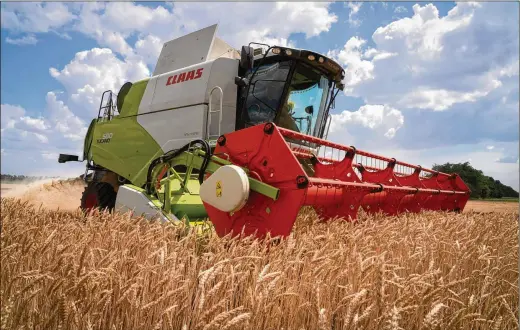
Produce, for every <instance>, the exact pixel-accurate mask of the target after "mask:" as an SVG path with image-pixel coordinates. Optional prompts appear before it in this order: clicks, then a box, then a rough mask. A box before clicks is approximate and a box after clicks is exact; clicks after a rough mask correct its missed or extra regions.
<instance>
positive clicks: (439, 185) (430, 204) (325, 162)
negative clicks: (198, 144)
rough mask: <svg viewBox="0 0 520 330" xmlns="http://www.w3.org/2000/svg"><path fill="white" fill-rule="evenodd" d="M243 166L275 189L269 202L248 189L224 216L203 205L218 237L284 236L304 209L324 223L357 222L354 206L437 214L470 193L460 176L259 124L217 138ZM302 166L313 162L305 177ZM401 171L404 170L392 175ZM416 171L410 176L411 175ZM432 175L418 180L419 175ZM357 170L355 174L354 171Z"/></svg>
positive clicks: (455, 207)
mask: <svg viewBox="0 0 520 330" xmlns="http://www.w3.org/2000/svg"><path fill="white" fill-rule="evenodd" d="M288 141H299V143H302V142H307V143H312V144H314V145H317V146H321V147H327V148H331V149H333V150H336V151H340V152H343V153H344V156H343V159H332V158H327V157H317V156H315V155H313V154H311V153H310V151H306V150H305V149H304V148H300V147H293V146H292V144H291V143H290V142H288ZM223 153H225V154H226V155H228V156H229V160H230V161H231V162H233V163H234V164H237V165H239V166H244V167H247V168H248V169H249V170H250V171H251V172H252V173H254V174H255V175H254V176H255V179H258V180H260V181H262V182H265V183H267V184H270V185H272V186H274V187H276V188H278V189H280V195H279V198H278V199H277V200H276V201H274V200H272V199H270V198H268V197H265V196H263V195H261V194H258V193H255V192H253V191H252V192H251V194H250V198H249V200H248V202H247V204H246V205H245V206H244V207H243V208H242V209H241V210H239V211H237V212H235V213H233V214H228V213H225V212H222V211H220V210H218V209H216V208H214V207H212V206H210V205H208V204H206V203H204V205H205V207H206V209H207V212H208V215H209V218H210V219H211V221H212V222H213V224H214V226H215V230H216V232H217V234H218V235H219V236H224V235H226V234H228V233H230V232H233V235H239V234H241V233H243V234H244V235H256V236H257V237H264V236H265V235H266V234H267V233H270V234H271V236H287V235H289V233H290V232H291V230H292V227H293V224H294V221H295V220H296V217H297V215H298V212H299V210H300V208H301V207H302V206H312V207H314V209H315V210H316V212H317V213H318V215H319V216H320V217H321V218H322V219H323V220H324V221H326V220H329V219H333V218H343V219H344V220H347V221H354V220H356V218H357V214H358V210H359V208H360V207H361V208H363V210H365V211H366V212H368V213H377V212H383V213H385V214H387V215H397V214H399V213H402V212H414V213H417V212H420V211H421V210H442V211H454V212H461V211H462V210H463V209H464V207H465V205H466V203H467V201H468V199H469V195H470V190H469V189H468V187H467V186H466V185H465V184H464V182H463V181H462V179H461V178H460V177H459V176H458V175H456V174H454V175H450V174H446V173H440V172H437V171H434V170H431V169H425V168H422V167H420V166H417V165H411V164H408V163H404V162H401V161H398V160H395V159H392V158H387V157H383V156H380V155H375V154H372V153H369V152H366V151H362V150H356V148H354V147H347V146H343V145H340V144H337V143H333V142H330V141H326V140H322V139H318V138H315V137H312V136H308V135H304V134H301V133H297V132H294V131H291V130H287V129H284V128H280V127H276V126H275V125H274V124H272V123H267V124H262V125H257V126H254V127H250V128H247V129H243V130H240V131H236V132H233V133H229V134H226V135H225V139H219V142H218V144H217V146H216V149H215V154H223ZM356 155H360V156H363V157H365V158H366V159H369V160H371V161H372V162H373V161H375V160H378V161H382V162H385V163H386V166H385V167H384V168H381V167H374V166H368V165H363V164H354V158H355V156H356ZM302 162H310V163H311V167H312V170H313V172H314V173H313V174H312V175H311V176H310V175H308V174H307V173H306V172H305V170H304V167H302ZM396 166H399V167H400V168H401V169H400V170H396V169H395V167H396ZM412 170H413V173H411V174H410V173H409V172H410V171H412ZM423 172H424V173H428V174H429V175H430V176H429V177H421V173H423ZM358 173H359V174H358Z"/></svg>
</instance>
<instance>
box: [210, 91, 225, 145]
mask: <svg viewBox="0 0 520 330" xmlns="http://www.w3.org/2000/svg"><path fill="white" fill-rule="evenodd" d="M215 89H218V90H219V91H220V109H219V110H211V101H212V99H213V91H214V90H215ZM223 99H224V92H223V91H222V88H220V87H219V86H215V87H213V88H212V89H211V91H210V92H209V108H208V125H207V128H206V129H207V131H208V134H207V136H208V140H209V139H210V137H211V136H212V135H211V134H210V129H211V114H212V113H216V112H220V113H219V119H218V120H219V122H218V135H217V137H219V136H220V135H221V132H220V128H221V126H222V101H223Z"/></svg>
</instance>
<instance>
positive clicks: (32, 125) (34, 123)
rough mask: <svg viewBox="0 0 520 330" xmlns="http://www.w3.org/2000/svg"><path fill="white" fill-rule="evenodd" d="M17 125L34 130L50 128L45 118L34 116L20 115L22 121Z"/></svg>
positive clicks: (40, 130)
mask: <svg viewBox="0 0 520 330" xmlns="http://www.w3.org/2000/svg"><path fill="white" fill-rule="evenodd" d="M15 126H16V127H17V128H20V129H22V130H25V131H32V132H42V131H45V130H47V129H48V127H47V125H46V124H45V120H44V119H43V118H32V117H29V116H24V117H20V121H19V122H17V123H16V125H15Z"/></svg>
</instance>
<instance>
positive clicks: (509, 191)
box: [432, 162, 518, 198]
mask: <svg viewBox="0 0 520 330" xmlns="http://www.w3.org/2000/svg"><path fill="white" fill-rule="evenodd" d="M432 169H433V170H435V171H439V172H444V173H450V174H451V173H457V174H458V175H459V176H460V178H461V179H462V180H463V181H464V182H465V183H466V185H467V186H468V187H469V189H471V198H503V197H512V198H518V191H516V190H514V189H513V188H511V187H510V186H506V185H505V184H503V183H502V182H500V180H495V179H493V178H492V177H490V176H487V175H485V174H484V173H483V172H482V171H480V170H477V169H475V168H473V166H471V165H470V164H469V162H465V163H457V164H451V163H446V164H442V165H437V164H435V165H433V167H432Z"/></svg>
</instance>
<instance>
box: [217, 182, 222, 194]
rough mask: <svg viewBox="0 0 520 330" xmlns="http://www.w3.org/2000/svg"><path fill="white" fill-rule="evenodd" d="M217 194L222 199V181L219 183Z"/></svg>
mask: <svg viewBox="0 0 520 330" xmlns="http://www.w3.org/2000/svg"><path fill="white" fill-rule="evenodd" d="M216 192H217V197H222V183H221V182H220V181H217V186H216Z"/></svg>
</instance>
